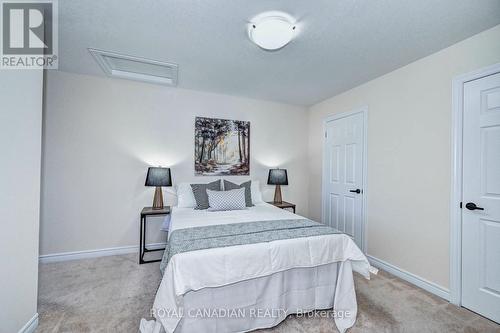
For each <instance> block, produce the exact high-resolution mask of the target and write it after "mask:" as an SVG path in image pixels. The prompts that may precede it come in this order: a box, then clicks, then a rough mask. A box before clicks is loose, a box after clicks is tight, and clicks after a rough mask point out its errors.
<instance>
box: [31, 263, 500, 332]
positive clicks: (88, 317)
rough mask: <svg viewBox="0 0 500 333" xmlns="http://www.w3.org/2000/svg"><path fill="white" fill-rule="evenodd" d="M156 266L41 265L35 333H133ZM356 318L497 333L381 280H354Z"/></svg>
mask: <svg viewBox="0 0 500 333" xmlns="http://www.w3.org/2000/svg"><path fill="white" fill-rule="evenodd" d="M158 267H159V264H158V263H154V264H145V265H138V264H137V256H136V255H123V256H113V257H103V258H97V259H86V260H77V261H67V262H61V263H53V264H42V265H40V278H39V281H40V282H39V304H38V312H39V315H40V323H39V328H38V330H37V332H72V333H74V332H133V333H136V332H137V330H138V324H139V320H140V319H141V318H142V317H146V316H148V314H149V309H150V307H151V305H152V303H153V298H154V293H155V291H156V287H157V286H158V284H159V281H160V273H159V268H158ZM356 290H357V298H358V305H359V311H358V318H357V322H356V325H355V326H354V327H353V328H352V329H350V330H349V332H352V333H354V332H439V333H442V332H500V325H497V324H495V323H493V322H491V321H489V320H487V319H485V318H483V317H481V316H478V315H476V314H475V313H473V312H470V311H468V310H465V309H463V308H458V307H455V306H453V305H450V304H449V303H447V302H446V301H444V300H442V299H441V298H439V297H436V296H434V295H432V294H429V293H427V292H425V291H423V290H421V289H418V288H416V287H414V286H413V285H411V284H408V283H406V282H404V281H402V280H400V279H398V278H396V277H394V276H391V275H389V274H387V273H384V272H380V273H379V275H378V276H374V277H373V278H372V280H370V281H367V280H365V279H364V278H362V277H360V276H356ZM259 332H260V333H271V332H272V333H278V332H283V333H284V332H286V333H305V332H307V333H327V332H337V330H336V328H335V325H334V323H333V320H332V319H328V318H318V317H316V318H304V317H302V318H297V317H295V316H289V317H288V318H287V319H286V320H285V321H284V322H282V323H281V324H280V325H279V326H277V327H274V328H272V329H267V330H261V331H259Z"/></svg>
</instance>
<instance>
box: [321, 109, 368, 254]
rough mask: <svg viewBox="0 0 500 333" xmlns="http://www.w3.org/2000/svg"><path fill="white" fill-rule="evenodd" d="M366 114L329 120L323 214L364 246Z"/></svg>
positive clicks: (326, 219)
mask: <svg viewBox="0 0 500 333" xmlns="http://www.w3.org/2000/svg"><path fill="white" fill-rule="evenodd" d="M364 126H365V123H364V114H363V113H362V112H358V113H353V114H350V115H347V116H344V117H341V118H336V119H332V120H330V121H327V122H326V126H325V127H326V128H325V130H326V133H325V147H324V154H325V156H324V164H323V169H324V170H323V209H324V211H323V217H324V221H323V222H324V223H325V224H328V225H330V226H332V227H334V228H336V229H338V230H340V231H342V232H344V233H346V234H348V235H349V236H351V237H352V238H353V239H354V241H355V242H356V244H357V245H358V246H359V248H361V249H363V195H364V194H363V165H364V161H363V158H364V150H365V147H364V132H365V129H364Z"/></svg>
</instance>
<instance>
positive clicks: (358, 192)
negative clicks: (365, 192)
mask: <svg viewBox="0 0 500 333" xmlns="http://www.w3.org/2000/svg"><path fill="white" fill-rule="evenodd" d="M349 192H352V193H357V194H360V193H361V190H360V189H359V188H357V189H355V190H349Z"/></svg>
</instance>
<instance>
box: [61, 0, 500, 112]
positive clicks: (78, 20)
mask: <svg viewBox="0 0 500 333" xmlns="http://www.w3.org/2000/svg"><path fill="white" fill-rule="evenodd" d="M268 10H280V11H284V12H287V13H290V14H291V15H293V16H294V17H296V18H297V19H298V20H299V22H300V25H301V28H300V34H299V35H298V37H297V38H296V39H295V40H294V41H292V42H291V43H290V44H289V45H288V46H286V47H285V48H283V49H281V50H279V51H275V52H266V51H263V50H262V49H260V48H258V47H257V46H256V45H254V44H252V43H251V42H250V41H249V40H248V38H247V32H246V23H247V22H248V20H249V19H251V18H252V17H253V16H255V15H256V14H259V13H261V12H263V11H268ZM59 13H60V14H59V69H60V70H63V71H67V72H75V73H83V74H92V75H104V74H103V72H102V70H101V69H100V67H99V65H98V64H97V63H96V62H95V60H94V59H93V58H92V56H91V55H90V54H89V52H88V51H87V48H89V47H92V48H97V49H103V50H108V51H114V52H119V53H124V54H128V55H133V56H139V57H145V58H151V59H156V60H160V61H166V62H173V63H177V64H178V65H179V83H178V86H179V87H182V88H187V89H195V90H203V91H211V92H217V93H223V94H230V95H239V96H246V97H251V98H258V99H265V100H274V101H279V102H285V103H290V104H299V105H311V104H314V103H316V102H319V101H321V100H324V99H326V98H328V97H331V96H334V95H336V94H338V93H340V92H342V91H345V90H348V89H350V88H352V87H354V86H356V85H359V84H360V83H363V82H366V81H368V80H370V79H373V78H375V77H377V76H380V75H382V74H384V73H387V72H390V71H392V70H394V69H396V68H398V67H401V66H403V65H405V64H408V63H410V62H412V61H414V60H416V59H419V58H421V57H424V56H426V55H429V54H432V53H434V52H436V51H438V50H440V49H443V48H445V47H447V46H449V45H452V44H454V43H456V42H458V41H460V40H463V39H465V38H467V37H469V36H472V35H474V34H476V33H479V32H481V31H483V30H486V29H488V28H490V27H493V26H495V25H497V24H499V23H500V0H460V1H457V0H376V1H374V0H308V1H307V0H204V1H200V0H106V1H103V0H60V1H59ZM499 42H500V41H499Z"/></svg>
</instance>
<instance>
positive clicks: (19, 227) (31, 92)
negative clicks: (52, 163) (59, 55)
mask: <svg viewBox="0 0 500 333" xmlns="http://www.w3.org/2000/svg"><path fill="white" fill-rule="evenodd" d="M42 87H43V73H42V71H41V70H2V71H0V101H1V106H0V152H1V154H0V189H1V191H0V221H1V223H0V226H1V228H2V230H1V231H0V254H1V255H0V281H1V282H0V332H1V333H11V332H18V331H19V330H20V329H21V328H22V327H23V326H24V325H26V324H27V323H28V322H29V321H30V320H31V319H32V318H33V317H34V316H35V315H36V312H37V284H38V227H39V212H40V163H41V141H42Z"/></svg>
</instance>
